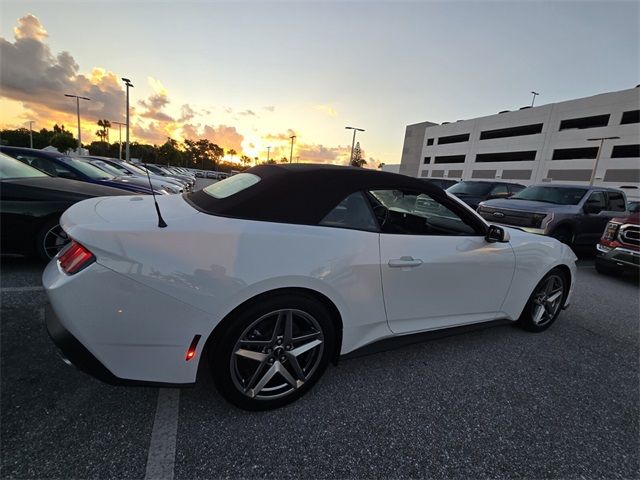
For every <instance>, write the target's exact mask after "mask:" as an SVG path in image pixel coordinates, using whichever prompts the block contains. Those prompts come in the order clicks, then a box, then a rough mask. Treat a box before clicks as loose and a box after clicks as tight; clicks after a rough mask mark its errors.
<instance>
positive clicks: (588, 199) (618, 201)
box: [478, 184, 626, 248]
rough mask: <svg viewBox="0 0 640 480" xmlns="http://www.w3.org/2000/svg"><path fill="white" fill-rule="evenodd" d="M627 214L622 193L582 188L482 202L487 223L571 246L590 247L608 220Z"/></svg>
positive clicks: (528, 191)
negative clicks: (509, 227)
mask: <svg viewBox="0 0 640 480" xmlns="http://www.w3.org/2000/svg"><path fill="white" fill-rule="evenodd" d="M625 210H626V199H625V195H624V193H623V192H622V191H620V190H616V189H613V188H606V187H593V186H588V185H587V186H581V185H560V184H542V185H533V186H530V187H527V188H525V189H524V190H522V191H521V192H518V193H516V194H515V195H513V196H512V197H511V198H508V199H502V200H489V201H486V202H482V203H481V204H480V206H479V207H478V213H479V214H480V215H481V216H482V218H484V219H485V220H487V221H492V222H497V223H499V224H501V225H508V226H514V227H518V228H520V229H522V230H525V231H527V232H530V233H537V234H540V235H549V236H551V237H553V238H556V239H558V240H559V241H561V242H562V243H565V244H567V245H570V246H576V247H579V246H588V247H591V248H593V246H594V245H595V244H596V243H597V242H598V239H599V238H600V235H601V234H602V230H603V229H604V227H605V225H606V224H607V222H608V221H609V220H611V218H613V217H615V216H617V215H620V212H624V211H625Z"/></svg>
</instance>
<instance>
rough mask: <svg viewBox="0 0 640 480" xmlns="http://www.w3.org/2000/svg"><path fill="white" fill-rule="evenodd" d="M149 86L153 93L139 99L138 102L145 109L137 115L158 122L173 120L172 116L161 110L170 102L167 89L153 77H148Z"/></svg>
mask: <svg viewBox="0 0 640 480" xmlns="http://www.w3.org/2000/svg"><path fill="white" fill-rule="evenodd" d="M148 81H149V86H150V87H151V90H153V93H152V94H151V95H150V96H149V98H148V99H146V100H139V101H138V104H139V105H142V106H143V107H144V108H145V109H146V110H144V111H141V112H140V113H139V115H140V116H141V117H144V118H149V119H151V120H156V121H158V122H173V121H174V118H173V117H172V116H171V115H169V114H168V113H166V112H163V111H162V110H163V109H164V108H165V107H166V106H167V105H169V103H171V101H170V100H169V95H168V92H167V89H166V88H164V85H162V83H160V80H157V79H155V78H153V77H149V79H148Z"/></svg>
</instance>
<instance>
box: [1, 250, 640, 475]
mask: <svg viewBox="0 0 640 480" xmlns="http://www.w3.org/2000/svg"><path fill="white" fill-rule="evenodd" d="M1 262H2V263H1V270H0V273H1V277H0V288H1V292H2V294H1V295H2V296H1V301H2V304H1V345H0V347H1V351H0V354H1V356H0V360H1V365H0V373H1V377H2V378H1V385H0V386H1V397H0V407H1V426H0V438H1V445H0V449H1V457H2V459H1V464H0V477H1V478H3V479H4V478H55V479H58V478H60V479H62V478H64V479H67V478H145V477H146V478H153V477H154V475H155V476H156V478H160V477H162V478H176V479H189V480H192V479H196V478H239V477H243V478H259V477H261V478H262V477H269V478H274V477H277V478H388V477H391V478H416V477H432V478H434V477H435V478H638V477H639V476H640V467H639V450H638V445H639V443H638V440H639V433H640V432H639V420H638V419H639V418H640V411H639V409H640V407H639V405H640V398H639V386H638V378H639V375H638V374H639V349H638V333H639V332H638V330H639V312H640V305H639V299H638V291H639V289H638V282H637V281H634V280H632V279H629V278H626V279H621V278H612V277H605V276H602V275H599V274H598V273H596V271H595V269H594V268H593V260H592V259H586V260H581V261H580V262H579V270H578V279H577V289H576V294H575V297H574V302H573V305H572V306H571V308H569V309H568V310H566V311H564V312H563V313H562V314H561V316H560V318H559V320H558V321H557V322H556V323H555V324H554V325H553V326H552V327H551V328H550V329H549V330H547V331H546V332H543V333H541V334H532V333H528V332H525V331H522V330H520V329H518V328H516V327H514V326H512V325H499V326H491V327H488V328H479V329H478V330H474V331H472V332H468V333H464V334H460V335H455V336H450V337H446V338H441V339H438V340H430V341H424V342H421V343H417V344H413V345H409V346H404V347H400V348H395V349H393V350H389V351H385V352H382V353H376V354H372V355H367V356H363V357H358V358H354V359H350V360H345V361H342V362H340V364H339V365H338V366H337V367H333V366H332V367H330V368H329V369H328V370H327V372H326V373H325V375H324V377H323V378H322V379H321V380H320V381H319V382H318V384H317V385H316V386H315V387H314V388H313V390H312V391H310V392H309V393H308V394H307V395H306V396H305V397H303V398H302V399H301V400H299V401H298V402H295V403H294V404H292V405H290V406H288V407H285V408H282V409H280V410H276V411H271V412H266V413H250V412H245V411H241V410H238V409H236V408H234V407H232V406H230V405H229V404H227V403H226V402H225V401H224V400H222V398H221V397H220V396H219V395H218V394H217V392H216V391H215V389H214V387H213V385H212V382H211V381H210V380H209V377H207V376H205V378H203V381H202V382H200V383H199V384H197V385H196V386H195V387H193V388H186V389H179V390H178V389H164V390H161V391H159V389H157V388H143V387H115V386H109V385H105V384H102V383H101V382H99V381H97V380H94V379H92V378H90V377H88V376H87V375H85V374H83V373H81V372H79V371H77V370H76V369H75V368H73V367H69V366H67V365H66V364H64V363H63V362H62V360H61V359H60V357H59V356H58V354H57V351H56V348H55V347H54V345H53V344H52V343H51V341H50V340H49V338H48V336H47V334H46V331H45V329H44V325H43V309H44V305H45V302H46V299H45V295H44V293H43V291H42V290H41V289H40V288H39V287H40V274H41V271H42V265H41V264H39V263H38V262H34V261H29V260H25V259H22V258H7V257H4V258H2V260H1ZM167 399H168V400H167ZM158 468H161V469H160V470H158ZM153 472H156V473H155V474H154V473H153ZM157 472H162V474H158V473H157Z"/></svg>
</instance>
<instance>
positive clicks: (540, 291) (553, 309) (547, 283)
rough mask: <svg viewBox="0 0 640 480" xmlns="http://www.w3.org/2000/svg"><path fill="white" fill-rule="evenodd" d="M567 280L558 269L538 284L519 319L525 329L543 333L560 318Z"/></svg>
mask: <svg viewBox="0 0 640 480" xmlns="http://www.w3.org/2000/svg"><path fill="white" fill-rule="evenodd" d="M566 293H567V288H566V279H565V275H564V273H562V271H560V270H558V269H554V270H552V271H551V272H550V273H548V274H547V275H546V276H545V277H544V278H543V279H542V280H541V281H540V283H538V285H537V286H536V288H535V289H534V291H533V293H532V294H531V297H530V298H529V302H528V303H527V305H526V306H525V309H524V311H523V312H522V316H521V317H520V319H519V323H520V325H522V327H523V328H525V329H527V330H529V331H533V332H541V331H542V330H545V329H547V328H548V327H549V326H550V325H551V324H552V323H553V321H554V320H555V319H556V318H557V317H558V314H559V313H560V310H561V308H562V305H563V303H564V299H565V297H566Z"/></svg>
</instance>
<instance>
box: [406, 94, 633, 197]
mask: <svg viewBox="0 0 640 480" xmlns="http://www.w3.org/2000/svg"><path fill="white" fill-rule="evenodd" d="M639 109H640V88H632V89H628V90H622V91H619V92H610V93H604V94H601V95H595V96H593V97H587V98H581V99H577V100H570V101H566V102H560V103H555V104H549V105H543V106H539V107H535V108H525V109H522V110H515V111H512V112H505V113H500V114H495V115H490V116H487V117H481V118H476V119H471V120H463V121H458V122H455V123H450V124H442V125H435V126H427V127H425V129H424V130H425V131H424V135H423V136H422V138H423V141H422V149H421V154H420V157H421V158H420V160H419V165H418V169H417V172H416V176H421V177H443V176H444V177H445V178H446V177H450V178H456V179H464V180H466V179H471V178H482V179H492V178H501V179H504V180H511V181H514V182H517V183H522V184H525V185H530V184H533V183H539V182H547V181H562V182H563V183H585V182H588V181H589V179H590V175H591V170H592V169H593V167H594V164H595V158H585V159H570V160H553V157H554V151H557V150H559V149H567V148H571V149H573V148H590V147H591V148H593V147H597V146H598V145H599V142H594V141H589V140H588V139H590V138H598V137H610V136H617V137H620V138H619V139H616V140H608V141H605V143H604V147H603V149H602V151H601V154H600V162H599V165H598V169H597V172H596V180H595V182H594V183H595V184H597V185H606V186H611V187H627V188H625V189H624V190H625V192H626V193H627V196H628V197H630V198H638V197H640V158H638V157H628V158H611V154H612V151H613V149H614V147H615V146H616V145H638V144H640V124H639V123H631V124H625V125H622V124H621V119H622V116H623V114H624V112H628V111H633V110H639ZM598 115H609V119H608V122H607V125H606V126H601V127H593V128H584V129H563V130H560V124H561V122H562V121H563V120H567V119H574V118H584V117H591V116H598ZM534 124H542V131H541V132H540V133H537V134H532V135H521V136H513V137H505V138H494V139H483V140H480V135H481V132H485V131H487V130H495V129H502V128H509V127H517V126H524V125H534ZM418 125H420V124H418ZM410 127H414V125H409V126H408V127H407V131H408V130H409V128H410ZM460 134H469V140H468V141H464V142H460V143H449V144H439V140H440V139H441V138H442V137H447V136H451V135H460ZM420 136H421V135H420V134H419V132H415V133H414V132H412V136H410V137H408V138H410V139H411V142H409V144H408V143H407V137H405V147H406V146H407V145H409V147H410V151H414V150H415V148H416V147H415V143H414V142H415V141H416V139H417V138H419V137H420ZM429 139H433V144H432V145H427V143H428V142H429ZM531 151H534V152H535V157H534V158H533V160H521V161H505V162H503V161H500V162H479V161H477V155H482V154H495V153H508V152H531ZM449 155H464V156H465V159H464V162H463V163H435V161H436V157H442V156H449ZM425 157H428V158H430V163H428V164H425V163H424V159H425ZM402 158H403V163H404V159H405V157H404V155H403V157H402ZM480 158H482V157H480ZM410 160H411V163H408V165H407V166H406V167H405V166H404V165H402V166H401V171H403V169H404V170H406V171H407V172H412V171H415V167H414V163H413V162H414V161H415V160H414V159H413V158H412V159H410ZM460 171H462V175H460ZM407 174H409V173H407Z"/></svg>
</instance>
